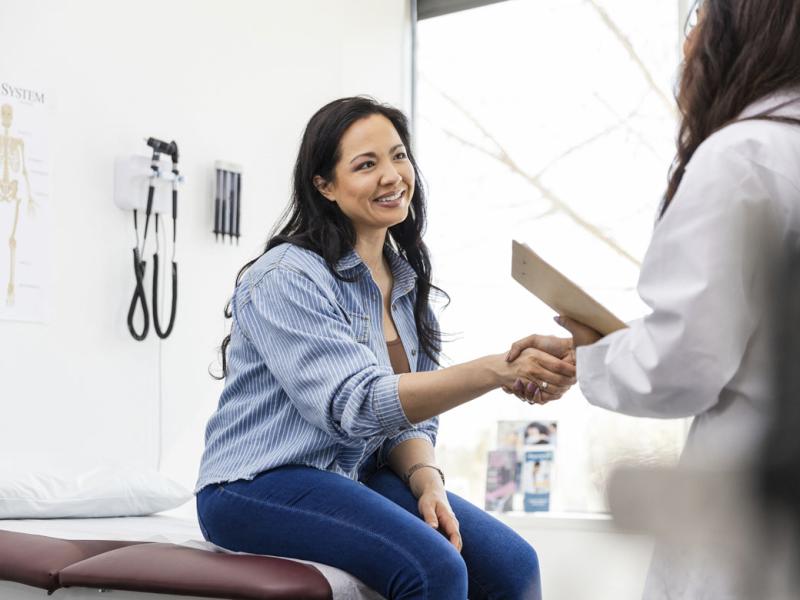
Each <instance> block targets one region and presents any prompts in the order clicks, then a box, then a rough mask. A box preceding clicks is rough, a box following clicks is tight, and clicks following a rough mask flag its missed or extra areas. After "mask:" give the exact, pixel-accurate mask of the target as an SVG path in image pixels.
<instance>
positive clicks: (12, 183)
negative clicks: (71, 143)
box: [0, 104, 34, 306]
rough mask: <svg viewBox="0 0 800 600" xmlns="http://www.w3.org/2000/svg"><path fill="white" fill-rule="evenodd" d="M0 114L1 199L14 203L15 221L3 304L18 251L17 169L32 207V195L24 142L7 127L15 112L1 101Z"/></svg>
mask: <svg viewBox="0 0 800 600" xmlns="http://www.w3.org/2000/svg"><path fill="white" fill-rule="evenodd" d="M0 117H2V125H3V135H2V136H0V162H2V164H3V177H2V179H0V202H11V203H13V204H14V224H13V225H12V226H11V235H10V236H9V238H8V248H9V260H10V265H11V266H10V269H9V277H8V291H7V293H6V304H8V305H9V306H11V305H13V304H14V268H15V265H16V262H15V261H16V254H17V238H16V235H17V224H18V223H19V205H20V204H21V203H22V198H21V197H20V196H19V194H18V191H19V189H18V188H19V181H18V180H17V179H12V176H14V175H16V174H17V173H19V172H20V171H21V172H22V176H23V177H24V178H25V187H26V188H27V192H28V207H29V208H30V209H33V207H34V204H33V196H32V195H31V184H30V182H29V181H28V169H27V168H26V166H25V142H23V140H22V139H20V138H15V137H11V135H10V134H9V129H10V128H11V121H12V120H13V118H14V111H13V109H12V108H11V105H10V104H3V106H2V107H0Z"/></svg>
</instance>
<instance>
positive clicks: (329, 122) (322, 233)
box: [221, 96, 448, 377]
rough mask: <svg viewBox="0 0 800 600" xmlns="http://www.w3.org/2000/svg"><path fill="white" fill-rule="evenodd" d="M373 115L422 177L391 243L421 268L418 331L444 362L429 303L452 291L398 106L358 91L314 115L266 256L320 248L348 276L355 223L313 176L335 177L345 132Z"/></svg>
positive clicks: (432, 353) (226, 341)
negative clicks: (440, 272) (440, 270)
mask: <svg viewBox="0 0 800 600" xmlns="http://www.w3.org/2000/svg"><path fill="white" fill-rule="evenodd" d="M372 115H383V116H384V117H386V118H387V119H388V120H389V121H391V123H392V125H394V128H395V130H396V131H397V133H398V135H399V136H400V139H401V141H402V142H403V144H404V145H405V148H406V155H407V156H408V160H409V161H410V162H411V165H412V166H413V168H414V176H415V180H416V182H415V185H414V194H413V196H412V197H411V205H410V207H409V211H408V217H406V219H405V220H404V221H403V222H402V223H398V224H397V225H394V226H392V227H390V228H389V232H388V235H387V245H388V244H390V243H391V242H393V243H394V246H395V247H396V249H397V251H398V253H399V254H400V256H402V257H403V258H405V259H406V260H407V261H408V263H409V264H410V265H411V268H412V269H414V272H415V273H416V274H417V297H416V303H415V305H414V321H415V324H416V329H417V337H418V338H419V343H420V347H421V349H422V351H423V352H425V353H426V354H427V355H428V356H429V357H430V358H431V360H433V361H434V362H436V363H437V364H438V363H439V359H438V354H439V352H440V351H441V346H442V333H441V331H440V330H439V329H438V328H437V326H436V323H435V321H433V320H432V319H431V313H430V309H429V305H428V303H429V300H430V299H431V294H432V293H437V294H439V295H441V296H442V297H443V298H444V299H445V300H447V299H448V296H447V294H446V293H445V292H444V291H443V290H441V289H440V288H438V287H436V286H435V285H433V283H432V282H431V261H430V255H429V253H428V248H427V246H426V245H425V243H424V242H423V241H422V236H423V234H424V232H425V226H426V209H425V190H424V187H423V183H422V174H421V173H420V170H419V167H418V166H417V162H416V160H415V159H414V155H413V154H412V152H411V136H410V133H409V127H408V121H407V119H406V117H405V115H404V114H403V113H402V112H400V111H399V110H397V109H396V108H393V107H391V106H388V105H386V104H381V103H379V102H376V101H375V100H374V99H372V98H369V97H365V96H357V97H352V98H341V99H339V100H334V101H333V102H330V103H329V104H326V105H325V106H323V107H322V108H321V109H319V110H318V111H317V112H316V113H315V114H314V116H313V117H311V120H310V121H309V122H308V125H307V126H306V129H305V132H304V134H303V139H302V141H301V143H300V150H299V152H298V155H297V160H296V162H295V166H294V175H293V186H292V196H291V200H290V202H289V205H288V206H287V207H286V209H285V211H284V213H283V215H282V216H281V218H280V219H279V221H278V224H277V225H276V227H275V229H274V230H273V232H272V234H271V235H270V238H269V241H268V242H267V244H266V247H265V248H264V252H263V253H262V256H263V254H265V253H266V252H268V251H269V250H270V249H272V248H274V247H275V246H277V245H279V244H283V243H286V242H288V243H291V244H295V245H297V246H300V247H302V248H306V249H308V250H311V251H313V252H316V253H317V254H319V255H320V256H321V257H322V258H323V259H324V260H325V263H326V264H327V265H328V268H329V269H330V270H331V272H332V273H333V275H334V276H335V277H337V278H338V279H341V280H344V281H348V280H347V279H346V278H345V277H344V276H342V275H341V274H340V273H339V272H338V271H337V270H336V264H337V263H338V262H339V260H340V259H341V258H342V257H343V256H344V255H345V254H347V253H348V252H349V251H350V250H352V249H353V247H354V246H355V243H356V232H355V229H354V228H353V224H352V223H351V221H350V219H349V218H348V217H347V216H346V215H345V214H344V213H343V212H342V211H341V209H340V208H339V205H338V204H336V203H335V202H331V201H329V200H327V199H326V198H325V197H324V196H323V195H322V194H321V193H320V192H319V190H317V188H316V186H315V185H314V183H313V181H314V177H315V176H317V175H318V176H320V177H322V179H324V180H325V181H329V182H332V181H334V180H335V169H336V164H337V163H338V162H339V159H340V158H341V148H340V143H341V140H342V137H343V136H344V134H345V132H346V131H347V130H348V128H349V127H350V126H351V125H352V124H353V123H355V122H356V121H359V120H361V119H364V118H367V117H369V116H372ZM258 258H260V257H257V258H255V259H253V260H251V261H250V262H248V263H247V264H246V265H244V267H242V269H241V270H240V271H239V274H238V275H237V277H236V285H239V282H240V281H241V279H242V276H243V275H244V273H245V272H246V271H247V269H248V268H249V267H250V266H251V265H252V264H253V263H254V262H255V261H256V260H258ZM225 316H226V317H227V318H230V317H231V307H230V301H229V302H228V305H227V306H226V307H225ZM229 343H230V334H229V335H228V336H226V337H225V339H224V340H223V342H222V348H221V351H222V377H225V376H226V375H227V370H228V369H227V367H228V365H227V356H226V354H227V348H228V344H229Z"/></svg>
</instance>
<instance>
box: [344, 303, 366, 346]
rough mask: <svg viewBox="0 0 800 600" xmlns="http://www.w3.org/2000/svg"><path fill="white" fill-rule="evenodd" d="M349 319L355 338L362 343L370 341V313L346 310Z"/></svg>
mask: <svg viewBox="0 0 800 600" xmlns="http://www.w3.org/2000/svg"><path fill="white" fill-rule="evenodd" d="M345 314H346V315H347V320H348V321H349V322H350V328H351V329H352V332H353V339H354V340H355V341H357V342H359V343H360V344H366V343H368V342H369V315H365V314H363V313H358V312H352V311H349V310H348V311H346V313H345Z"/></svg>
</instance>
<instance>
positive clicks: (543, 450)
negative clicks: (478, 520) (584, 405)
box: [485, 419, 558, 512]
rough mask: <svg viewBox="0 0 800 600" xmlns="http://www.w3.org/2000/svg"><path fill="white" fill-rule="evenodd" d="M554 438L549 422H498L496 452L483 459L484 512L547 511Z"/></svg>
mask: <svg viewBox="0 0 800 600" xmlns="http://www.w3.org/2000/svg"><path fill="white" fill-rule="evenodd" d="M557 437H558V423H557V422H556V421H553V420H543V419H539V420H534V421H532V420H525V421H521V420H520V421H498V423H497V442H496V449H494V450H490V451H489V453H488V457H487V459H488V460H487V470H486V497H485V508H486V510H491V511H496V512H509V511H523V510H525V511H526V512H538V511H548V510H549V509H550V493H551V487H552V484H551V482H552V473H553V461H554V458H555V448H556V441H557ZM529 460H530V462H528V461H529Z"/></svg>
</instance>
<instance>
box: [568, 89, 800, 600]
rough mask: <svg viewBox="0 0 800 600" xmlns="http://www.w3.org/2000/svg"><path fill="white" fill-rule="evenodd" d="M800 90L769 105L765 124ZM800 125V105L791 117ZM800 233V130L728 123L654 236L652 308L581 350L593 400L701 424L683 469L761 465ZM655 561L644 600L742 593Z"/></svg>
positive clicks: (647, 267)
mask: <svg viewBox="0 0 800 600" xmlns="http://www.w3.org/2000/svg"><path fill="white" fill-rule="evenodd" d="M795 97H797V98H798V99H800V89H793V90H788V91H786V92H784V93H779V94H775V95H774V96H771V97H769V98H767V99H764V100H761V101H759V102H757V103H755V104H754V105H752V106H751V107H749V108H748V109H747V110H746V111H745V112H744V113H743V115H742V116H743V117H744V116H752V115H755V114H758V113H760V112H762V111H763V110H765V109H767V108H771V107H775V106H778V105H779V104H781V103H783V102H786V101H787V100H790V99H792V98H795ZM776 114H780V115H788V116H792V117H797V118H800V101H798V102H796V103H793V104H791V105H789V106H787V107H785V108H783V109H781V110H780V111H779V112H778V113H776ZM798 232H800V126H796V125H789V124H781V123H775V122H769V121H745V122H741V123H735V124H732V125H729V126H727V127H725V128H723V129H722V130H720V131H718V132H717V133H715V134H714V135H712V136H711V137H709V138H708V139H707V140H706V141H705V142H703V144H702V145H701V146H700V147H699V148H698V149H697V151H696V153H695V154H694V156H693V157H692V160H691V161H690V163H689V165H688V166H687V170H686V173H685V175H684V178H683V181H682V182H681V185H680V188H679V190H678V192H677V194H676V196H675V198H674V200H673V202H672V204H671V206H670V207H669V209H668V210H667V212H666V214H665V216H664V218H663V219H661V220H660V221H659V222H658V223H657V225H656V227H655V230H654V233H653V238H652V240H651V243H650V247H649V248H648V250H647V254H646V256H645V259H644V262H643V264H642V270H641V275H640V279H639V285H638V290H639V294H640V296H641V297H642V299H643V300H644V302H645V303H646V304H647V305H648V306H649V308H650V309H651V313H650V314H649V315H648V316H646V317H644V318H643V319H640V320H637V321H634V322H631V323H630V324H629V327H628V328H627V329H625V330H622V331H618V332H616V333H613V334H611V335H609V336H606V337H605V338H603V339H602V340H600V341H598V342H597V343H595V344H593V345H591V346H585V347H582V348H579V349H578V353H577V365H578V382H579V384H580V387H581V390H582V392H583V394H584V395H585V396H586V398H587V399H588V400H589V402H591V403H592V404H594V405H596V406H600V407H604V408H607V409H610V410H613V411H616V412H620V413H625V414H628V415H635V416H643V417H656V418H659V417H660V418H680V417H694V422H693V424H692V428H691V431H690V434H689V439H688V441H687V445H686V449H685V451H684V460H691V461H692V464H697V463H702V464H712V465H725V466H729V465H736V464H741V463H742V461H747V460H748V459H750V458H752V457H753V456H754V454H755V452H756V451H757V443H758V440H759V437H760V434H761V433H762V431H763V427H764V425H765V423H766V422H767V419H768V417H769V415H770V387H771V386H770V379H771V376H772V371H771V360H770V356H771V350H770V324H769V321H768V319H767V317H768V314H769V310H770V294H769V292H768V291H769V287H768V286H769V283H770V275H771V274H773V273H774V269H773V268H772V267H774V266H775V263H776V253H777V252H779V251H780V249H781V244H783V243H796V239H797V236H798ZM674 558H675V557H671V558H667V557H666V556H661V557H659V553H658V552H657V554H656V560H654V564H653V568H652V569H651V575H650V577H649V579H648V585H647V589H646V591H645V598H646V599H647V600H656V599H658V600H660V599H662V598H687V599H692V600H702V599H704V598H709V599H710V598H713V599H714V600H719V599H724V598H729V597H733V596H732V595H730V594H729V593H728V592H726V591H725V590H724V589H721V588H720V587H719V586H722V585H723V584H722V583H720V582H719V581H715V580H714V578H713V577H709V575H710V574H709V573H707V572H704V571H703V567H702V565H698V564H680V561H679V560H674Z"/></svg>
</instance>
